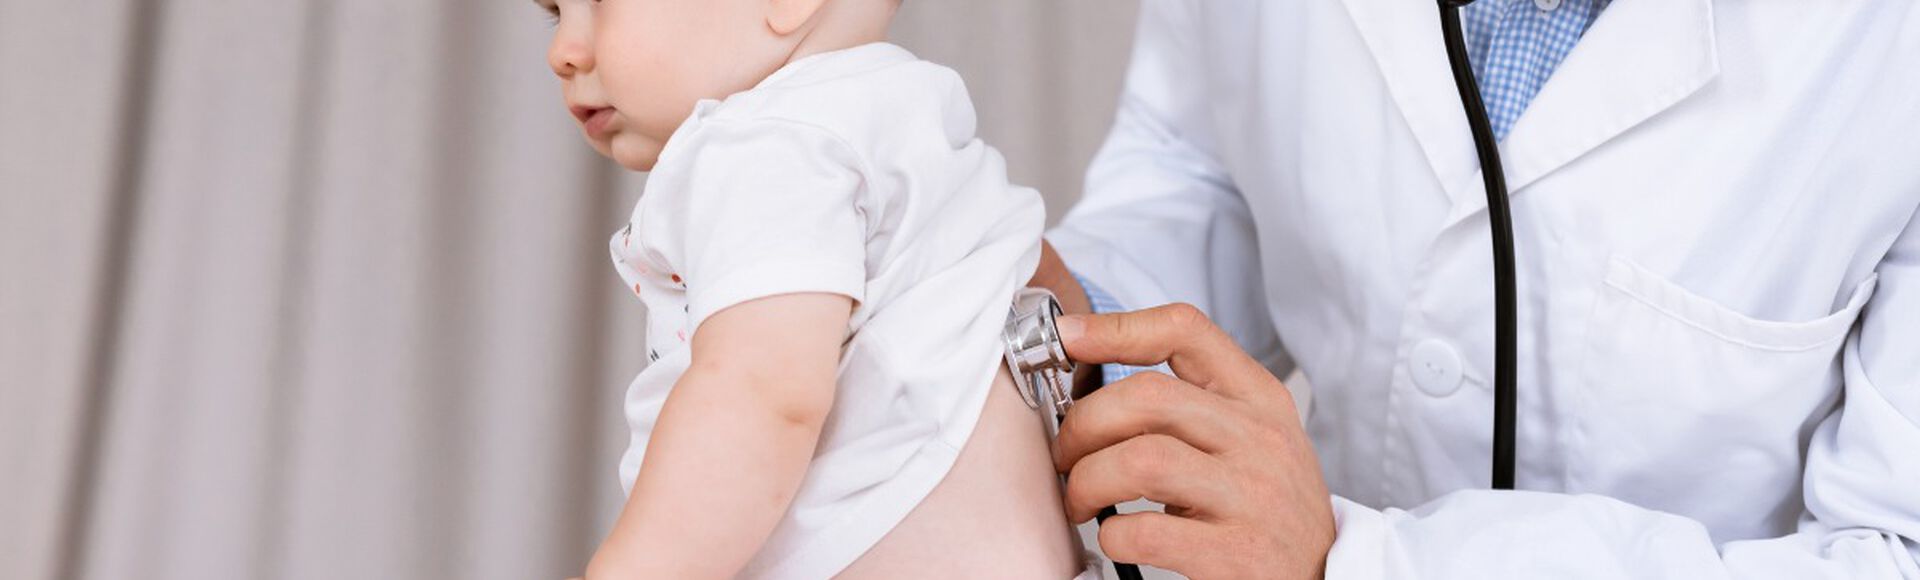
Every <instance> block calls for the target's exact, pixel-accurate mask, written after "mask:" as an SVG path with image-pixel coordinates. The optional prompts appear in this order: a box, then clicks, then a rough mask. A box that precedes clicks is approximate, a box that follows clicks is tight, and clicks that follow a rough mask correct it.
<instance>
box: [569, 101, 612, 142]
mask: <svg viewBox="0 0 1920 580" xmlns="http://www.w3.org/2000/svg"><path fill="white" fill-rule="evenodd" d="M572 111H573V118H574V119H577V120H579V121H580V128H581V129H583V130H585V131H586V132H587V136H588V137H591V138H593V139H601V138H604V137H605V134H606V132H607V127H608V125H611V124H612V123H613V114H614V110H613V107H572Z"/></svg>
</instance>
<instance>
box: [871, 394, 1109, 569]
mask: <svg viewBox="0 0 1920 580" xmlns="http://www.w3.org/2000/svg"><path fill="white" fill-rule="evenodd" d="M1059 485H1060V480H1059V477H1058V476H1057V475H1055V474H1054V471H1053V460H1052V454H1051V453H1050V452H1049V451H1048V449H1047V442H1046V432H1045V430H1044V428H1043V427H1042V426H1041V424H1040V419H1039V415H1037V414H1036V413H1035V411H1034V410H1032V409H1028V408H1027V406H1026V404H1025V403H1023V402H1021V401H1020V395H1019V393H1017V392H1015V390H1014V386H1013V377H1012V375H1010V374H1008V373H1007V370H1006V369H1005V368H1002V369H1001V370H1000V374H999V376H998V377H996V378H995V379H994V384H993V390H992V392H991V393H990V394H989V395H988V396H987V406H986V409H985V410H984V411H982V412H981V416H980V424H979V425H978V426H977V427H975V428H974V431H973V436H972V438H971V439H968V440H967V446H966V448H965V449H963V450H961V452H960V458H959V460H958V461H956V462H955V463H954V466H953V470H952V471H950V472H948V473H947V477H946V479H943V480H941V481H940V485H939V486H937V487H935V488H934V489H933V493H931V494H929V495H928V496H927V499H926V501H923V502H921V503H920V505H919V506H917V507H915V508H914V509H913V512H912V513H909V514H907V518H906V519H905V520H904V521H902V522H900V525H899V526H897V527H895V528H894V529H893V531H892V532H889V533H888V534H887V536H886V537H885V538H882V539H881V540H880V543H879V544H876V545H875V546H874V547H873V549H871V550H868V551H867V553H866V554H865V555H863V556H861V557H860V559H859V560H857V561H855V562H854V563H853V565H852V566H850V567H848V568H847V569H846V571H844V572H842V573H841V575H840V577H841V578H850V579H860V578H889V579H891V578H1044V579H1048V580H1062V579H1066V578H1073V577H1074V576H1075V575H1077V574H1079V573H1080V572H1081V571H1082V570H1083V569H1084V566H1085V564H1084V563H1083V562H1082V560H1081V558H1082V556H1081V550H1080V541H1079V538H1078V537H1077V536H1075V534H1074V532H1073V528H1072V526H1071V525H1069V524H1068V523H1067V518H1066V515H1065V513H1064V510H1063V509H1062V508H1061V506H1060V487H1059Z"/></svg>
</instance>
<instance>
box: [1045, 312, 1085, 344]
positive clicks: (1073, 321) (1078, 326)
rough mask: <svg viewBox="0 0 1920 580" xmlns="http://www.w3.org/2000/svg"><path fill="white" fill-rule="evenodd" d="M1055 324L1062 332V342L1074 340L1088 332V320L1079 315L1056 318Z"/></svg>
mask: <svg viewBox="0 0 1920 580" xmlns="http://www.w3.org/2000/svg"><path fill="white" fill-rule="evenodd" d="M1053 325H1054V328H1055V329H1056V330H1058V331H1059V332H1060V342H1067V343H1070V342H1074V341H1077V340H1080V337H1081V336H1085V335H1086V334H1087V321H1086V320H1082V319H1081V318H1080V317H1079V316H1078V315H1074V316H1062V317H1060V318H1058V319H1055V320H1054V321H1053Z"/></svg>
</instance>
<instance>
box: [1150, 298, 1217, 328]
mask: <svg viewBox="0 0 1920 580" xmlns="http://www.w3.org/2000/svg"><path fill="white" fill-rule="evenodd" d="M1161 312H1162V313H1163V314H1162V315H1163V316H1165V317H1166V321H1167V325H1168V326H1169V327H1171V328H1172V329H1173V330H1175V331H1177V332H1179V333H1181V334H1196V333H1199V332H1202V331H1205V330H1206V329H1207V327H1209V326H1212V325H1213V322H1212V321H1211V320H1208V319H1207V313H1205V312H1201V311H1200V308H1199V307H1198V306H1194V305H1192V304H1188V303H1185V302H1179V303H1174V304H1168V305H1166V306H1165V307H1164V309H1163V310H1162V311H1161Z"/></svg>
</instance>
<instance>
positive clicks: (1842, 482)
mask: <svg viewBox="0 0 1920 580" xmlns="http://www.w3.org/2000/svg"><path fill="white" fill-rule="evenodd" d="M1878 274H1879V276H1880V283H1879V289H1878V291H1877V293H1876V294H1875V295H1874V296H1873V298H1872V300H1871V301H1870V302H1869V303H1868V305H1867V308H1866V310H1865V311H1864V313H1863V314H1862V319H1861V320H1860V322H1859V324H1858V325H1856V327H1855V328H1854V330H1853V333H1852V334H1851V335H1850V336H1849V337H1848V339H1847V343H1846V345H1845V346H1844V349H1843V351H1842V354H1841V357H1842V361H1841V369H1842V373H1843V377H1844V381H1845V386H1844V390H1843V395H1842V399H1841V403H1840V405H1839V407H1838V408H1837V410H1835V411H1834V412H1833V413H1832V414H1830V415H1829V416H1827V417H1825V418H1824V419H1823V420H1821V422H1820V424H1819V426H1818V427H1817V428H1816V429H1815V431H1814V434H1813V436H1812V438H1811V440H1810V441H1809V442H1808V446H1807V455H1806V457H1807V459H1806V473H1805V476H1804V478H1803V480H1802V488H1803V489H1802V494H1803V497H1804V499H1805V503H1806V512H1805V513H1804V514H1803V515H1802V516H1801V519H1800V522H1799V525H1798V528H1797V530H1796V533H1794V534H1791V535H1788V536H1785V537H1780V538H1768V539H1758V540H1744V541H1733V542H1727V543H1724V544H1720V545H1715V544H1714V542H1713V540H1711V539H1710V538H1709V537H1708V535H1707V532H1706V529H1705V527H1704V526H1702V525H1701V524H1699V523H1697V522H1694V521H1691V520H1688V519H1685V518H1682V517H1679V516H1675V515H1672V514H1665V513H1660V512H1655V511H1651V510H1646V509H1641V508H1638V507H1635V506H1632V505H1628V504H1626V503H1623V502H1619V501H1615V500H1612V499H1607V498H1602V497H1594V496H1568V495H1555V494H1543V493H1526V492H1494V491H1468V492H1459V493H1455V494H1452V495H1448V496H1446V497H1443V498H1440V499H1438V500H1435V501H1433V502H1431V503H1429V504H1427V505H1424V506H1421V507H1419V508H1417V509H1414V510H1410V511H1400V510H1386V511H1376V510H1373V509H1370V508H1367V507H1365V506H1361V505H1359V504H1355V503H1352V502H1348V501H1345V500H1342V499H1338V498H1336V499H1335V500H1334V505H1335V514H1336V516H1335V517H1336V519H1337V520H1338V524H1339V528H1340V533H1339V536H1338V539H1337V541H1336V543H1335V544H1334V548H1333V551H1332V552H1331V553H1330V554H1329V555H1328V564H1327V577H1328V578H1382V577H1390V578H1690V579H1691V578H1796V579H1799V578H1910V579H1911V578H1920V564H1916V562H1920V355H1916V353H1920V216H1915V218H1913V221H1909V223H1908V226H1907V228H1906V232H1905V233H1904V234H1902V235H1901V236H1900V238H1899V239H1898V240H1897V241H1896V242H1895V243H1894V244H1893V246H1892V247H1891V249H1890V250H1889V252H1888V254H1887V256H1886V257H1885V258H1884V259H1883V260H1882V261H1881V263H1880V267H1879V268H1878Z"/></svg>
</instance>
